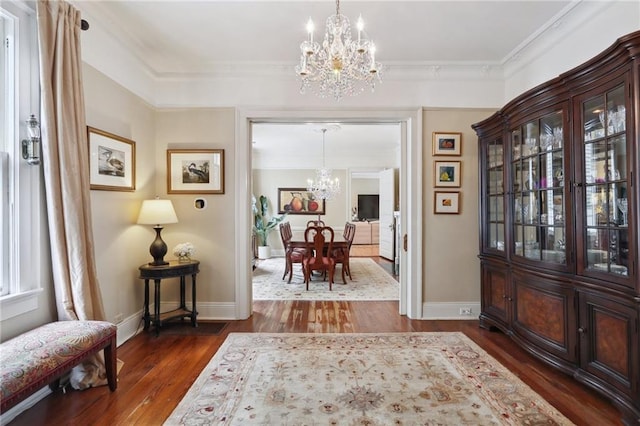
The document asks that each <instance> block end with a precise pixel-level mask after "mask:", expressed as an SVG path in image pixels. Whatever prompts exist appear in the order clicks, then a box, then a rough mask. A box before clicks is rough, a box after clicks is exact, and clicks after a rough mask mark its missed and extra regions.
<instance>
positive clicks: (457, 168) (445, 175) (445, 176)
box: [434, 161, 462, 188]
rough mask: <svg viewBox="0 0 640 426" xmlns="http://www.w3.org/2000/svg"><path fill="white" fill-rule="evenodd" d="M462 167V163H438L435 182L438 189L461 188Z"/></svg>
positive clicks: (436, 164) (435, 168) (436, 163)
mask: <svg viewBox="0 0 640 426" xmlns="http://www.w3.org/2000/svg"><path fill="white" fill-rule="evenodd" d="M461 174H462V165H461V162H460V161H436V162H435V167H434V181H435V186H436V187H445V188H447V187H448V188H459V187H460V182H461V177H462V176H461Z"/></svg>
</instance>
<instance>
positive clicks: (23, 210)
mask: <svg viewBox="0 0 640 426" xmlns="http://www.w3.org/2000/svg"><path fill="white" fill-rule="evenodd" d="M0 15H1V16H2V19H3V20H4V21H5V22H6V23H8V25H7V26H8V27H9V28H8V30H9V31H8V32H9V34H8V37H7V39H8V41H9V45H8V46H7V43H6V40H7V39H5V37H4V34H3V38H2V44H3V49H6V50H5V52H7V53H8V55H9V56H8V57H7V64H8V66H7V67H6V68H5V70H8V71H7V73H6V74H7V79H6V81H5V89H6V97H5V101H4V105H5V108H6V112H5V114H6V115H5V124H6V126H4V127H5V128H6V130H5V132H6V133H5V137H6V139H5V138H3V140H2V141H0V143H2V145H4V147H3V149H5V150H6V152H7V153H8V157H9V158H8V166H9V167H8V168H9V170H8V176H7V180H8V182H9V190H8V205H7V207H8V213H9V215H8V216H9V217H8V218H6V217H4V216H3V218H2V220H8V225H7V226H8V232H9V235H8V239H9V242H8V246H6V247H7V249H8V254H9V259H8V260H9V271H8V276H7V277H8V280H9V282H8V289H9V293H8V294H7V295H4V296H1V297H0V321H3V320H6V319H8V318H12V317H15V316H17V315H21V314H24V313H26V312H29V311H32V310H35V309H37V308H38V296H39V295H40V293H42V291H43V289H42V284H41V283H42V281H43V280H42V276H41V275H42V271H43V267H42V263H41V260H42V258H43V257H42V254H41V251H42V250H43V246H44V244H43V242H42V232H41V230H42V227H43V222H44V220H45V215H44V213H43V210H42V208H41V207H42V206H41V205H42V203H41V199H42V198H43V192H42V191H43V185H42V169H41V167H42V166H31V165H29V164H28V163H27V162H26V161H24V160H23V159H22V156H21V140H22V139H24V138H26V136H27V131H26V124H25V122H26V120H27V119H28V118H29V116H30V115H31V114H34V115H35V116H36V117H37V118H38V121H41V120H40V86H39V70H38V62H39V61H38V40H37V23H36V14H35V10H34V9H33V8H31V7H30V6H29V4H28V3H26V2H22V1H20V2H11V3H8V4H3V5H2V7H0ZM12 64H13V67H11V68H10V65H12ZM3 74H4V73H3ZM3 238H5V237H3Z"/></svg>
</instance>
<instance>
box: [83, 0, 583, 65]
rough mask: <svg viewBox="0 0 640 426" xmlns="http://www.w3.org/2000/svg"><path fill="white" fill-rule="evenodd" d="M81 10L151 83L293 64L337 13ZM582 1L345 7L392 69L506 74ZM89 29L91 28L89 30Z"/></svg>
mask: <svg viewBox="0 0 640 426" xmlns="http://www.w3.org/2000/svg"><path fill="white" fill-rule="evenodd" d="M73 3H74V4H76V6H77V7H78V8H80V10H81V11H82V10H85V11H87V12H89V15H90V16H91V19H92V20H97V21H99V24H100V25H101V26H102V27H104V28H107V29H108V31H109V32H110V33H111V34H112V35H113V36H114V37H116V38H117V39H119V41H120V42H122V43H123V44H125V45H126V46H127V47H128V48H129V49H131V50H132V51H133V52H134V54H135V55H136V56H137V57H138V58H139V59H140V60H142V61H143V62H144V63H145V65H146V66H147V68H148V70H149V71H150V72H151V73H152V74H154V75H156V76H163V75H165V76H166V75H175V74H178V75H184V74H195V73H209V72H215V71H220V70H224V69H225V67H229V66H232V67H233V68H236V67H237V66H238V65H245V66H248V65H251V64H256V63H261V64H271V65H274V64H279V65H287V66H289V65H290V66H291V70H292V72H293V66H294V65H295V64H296V63H297V62H298V56H299V45H300V42H301V41H302V40H303V39H304V38H305V37H306V30H305V25H306V21H307V19H308V18H309V17H312V19H313V20H314V22H315V24H316V28H317V31H316V39H319V38H320V37H321V36H322V35H323V34H324V21H325V20H326V18H327V17H328V16H329V15H331V14H333V13H335V2H334V1H333V0H324V1H312V0H279V1H271V0H254V1H249V0H228V1H221V0H198V1H176V0H173V1H171V0H139V1H132V0H75V1H73ZM577 3H579V1H576V0H574V1H561V0H542V1H540V0H524V1H514V0H497V1H483V0H476V1H457V0H448V1H445V0H428V1H425V0H409V1H392V0H386V1H382V0H378V1H363V0H343V1H342V2H341V3H340V8H341V13H342V14H343V15H345V16H347V17H348V18H349V19H350V20H351V22H352V25H355V21H356V19H357V18H358V15H359V14H362V17H363V19H364V21H365V25H366V26H365V32H366V33H367V35H368V38H370V39H371V40H373V41H374V42H375V43H376V46H377V59H378V60H379V61H380V62H381V63H382V64H383V66H386V67H387V69H393V67H394V66H406V65H411V64H420V65H424V64H425V63H428V64H451V63H461V64H487V65H496V64H503V63H505V62H506V61H508V60H509V59H510V58H512V57H513V56H514V55H516V54H517V53H518V51H519V50H520V49H522V48H524V47H526V45H527V44H528V43H529V42H531V41H532V40H533V39H535V38H536V37H537V36H539V35H540V34H541V33H542V32H543V31H545V30H546V29H548V28H550V27H552V26H553V25H554V24H556V23H557V22H558V21H559V20H560V19H561V18H562V17H563V16H564V15H565V14H566V13H569V12H570V10H571V9H572V8H573V7H574V6H575V5H576V4H577ZM90 23H91V22H90Z"/></svg>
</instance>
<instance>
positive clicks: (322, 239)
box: [302, 226, 336, 291]
mask: <svg viewBox="0 0 640 426" xmlns="http://www.w3.org/2000/svg"><path fill="white" fill-rule="evenodd" d="M333 239H334V233H333V228H331V227H329V226H311V227H308V228H307V229H306V230H305V231H304V240H305V242H306V244H307V251H308V253H309V254H308V255H307V257H305V258H304V259H303V261H302V265H303V271H304V281H305V284H306V285H307V290H309V281H310V280H311V273H312V272H313V271H322V272H328V274H329V291H331V288H332V285H333V274H334V272H335V268H336V262H335V259H334V258H333V256H332V255H333ZM323 275H324V274H323Z"/></svg>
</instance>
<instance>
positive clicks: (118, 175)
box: [87, 126, 136, 191]
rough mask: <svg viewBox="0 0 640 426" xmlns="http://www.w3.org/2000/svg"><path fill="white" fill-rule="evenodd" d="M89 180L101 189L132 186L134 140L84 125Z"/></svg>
mask: <svg viewBox="0 0 640 426" xmlns="http://www.w3.org/2000/svg"><path fill="white" fill-rule="evenodd" d="M87 139H88V142H89V183H90V187H91V189H99V190H103V191H135V190H136V143H135V142H134V141H132V140H129V139H126V138H123V137H121V136H116V135H114V134H112V133H109V132H105V131H104V130H99V129H96V128H94V127H89V126H87Z"/></svg>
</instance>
